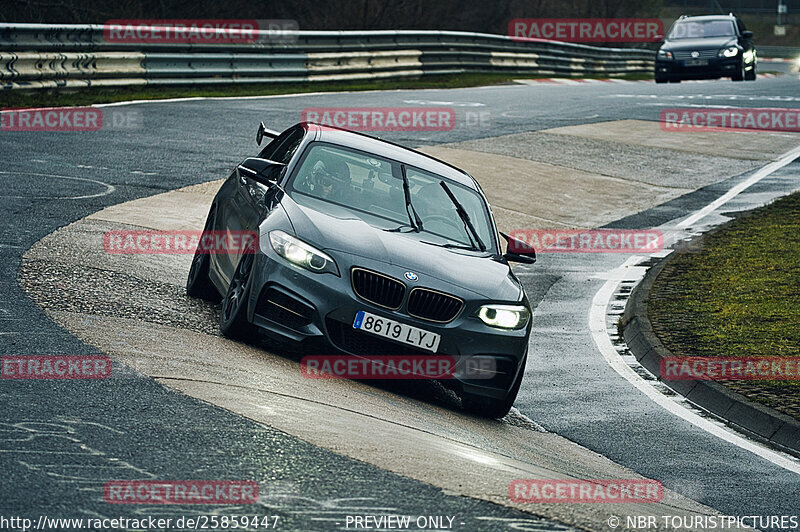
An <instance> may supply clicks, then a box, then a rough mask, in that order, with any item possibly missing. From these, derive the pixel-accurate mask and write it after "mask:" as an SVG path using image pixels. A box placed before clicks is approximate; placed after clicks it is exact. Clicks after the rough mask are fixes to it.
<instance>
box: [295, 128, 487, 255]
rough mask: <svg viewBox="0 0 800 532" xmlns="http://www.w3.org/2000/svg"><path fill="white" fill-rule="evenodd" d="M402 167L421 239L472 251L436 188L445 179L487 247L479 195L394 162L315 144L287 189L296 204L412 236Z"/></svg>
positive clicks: (463, 227) (452, 209)
mask: <svg viewBox="0 0 800 532" xmlns="http://www.w3.org/2000/svg"><path fill="white" fill-rule="evenodd" d="M403 166H405V174H406V178H407V179H408V185H409V193H410V197H411V203H412V205H413V207H414V210H416V213H417V215H418V216H419V219H420V220H421V221H422V231H421V232H420V233H419V235H420V239H421V240H423V241H428V242H430V243H433V244H437V245H448V244H449V245H451V246H453V247H467V248H471V247H474V244H475V240H474V238H473V236H472V234H471V232H470V230H469V229H468V228H467V227H466V224H465V223H464V222H463V221H462V220H461V218H460V217H459V215H458V212H457V210H456V207H455V205H454V203H453V201H451V199H450V198H449V197H448V195H447V193H446V192H445V190H444V189H443V188H442V186H441V184H440V183H441V182H442V181H444V182H445V183H446V184H447V186H448V187H449V189H450V190H451V191H452V193H453V195H454V196H455V198H456V200H458V202H459V203H460V204H461V205H463V207H464V210H465V211H466V213H467V214H468V215H469V217H470V220H471V222H472V225H473V226H474V228H475V231H476V232H477V233H478V236H479V237H480V240H481V241H482V242H483V243H485V244H486V245H487V246H489V247H490V248H491V247H492V242H493V239H492V238H491V236H490V235H491V227H492V224H491V222H490V218H489V213H488V207H487V205H486V202H485V201H484V200H483V198H482V196H481V195H480V194H478V193H477V192H476V191H474V190H472V189H469V188H467V187H465V186H463V185H460V184H458V183H456V182H455V181H452V180H449V179H447V178H444V177H441V176H439V175H436V174H432V173H430V172H426V171H424V170H421V169H418V168H415V167H413V166H408V165H403V164H401V163H400V162H398V161H394V160H389V159H385V158H382V157H377V156H375V155H372V154H369V153H365V152H361V151H357V150H353V149H350V148H344V147H341V146H335V145H332V144H328V143H324V142H314V143H312V144H311V145H310V146H309V148H308V149H307V150H306V151H305V153H304V154H303V159H302V162H301V163H300V165H299V168H298V170H297V171H296V172H295V173H294V176H293V177H292V179H291V180H290V182H289V184H288V185H287V187H286V188H287V192H288V194H289V195H290V196H291V197H292V199H294V200H295V201H297V202H298V203H299V204H301V205H306V206H309V207H311V208H313V209H316V210H319V211H322V212H325V213H327V214H330V215H332V216H337V217H340V218H341V217H353V216H356V217H358V218H360V219H361V220H364V221H365V222H367V223H369V224H370V225H373V226H375V227H379V228H381V229H385V230H390V231H391V230H395V231H398V232H408V233H411V232H414V222H412V220H413V219H414V215H413V213H411V215H410V216H409V212H410V211H411V210H410V209H409V210H408V211H407V210H406V203H405V194H404V191H403Z"/></svg>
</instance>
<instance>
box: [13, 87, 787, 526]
mask: <svg viewBox="0 0 800 532" xmlns="http://www.w3.org/2000/svg"><path fill="white" fill-rule="evenodd" d="M797 88H798V80H797V79H796V77H790V76H784V77H782V78H776V79H768V80H759V82H757V83H753V84H732V83H729V82H720V83H718V84H706V83H702V84H701V83H698V84H682V85H669V86H666V87H664V86H659V87H656V86H655V85H654V84H651V83H626V84H608V85H606V84H597V85H591V86H580V87H563V86H536V87H526V86H506V87H492V88H477V89H458V90H447V91H408V92H404V91H392V92H388V93H368V94H330V95H314V96H304V97H299V98H273V99H255V100H229V101H219V100H217V101H194V102H174V103H150V104H143V105H137V106H130V107H115V108H106V109H107V110H109V111H110V110H112V109H115V110H122V111H125V110H131V109H135V110H136V111H137V112H140V113H141V115H140V116H141V118H142V127H140V128H138V129H134V130H129V131H124V130H123V131H110V130H101V131H98V132H82V133H78V132H71V133H53V132H0V154H2V160H3V161H4V163H5V164H4V165H3V168H2V170H0V183H2V191H0V212H3V213H4V214H5V216H4V217H3V218H4V219H3V222H2V224H1V225H0V252H1V253H2V255H1V256H0V273H1V274H2V275H1V276H0V353H2V354H3V355H22V354H27V355H34V354H91V353H93V352H94V351H93V349H92V348H91V347H89V346H86V345H85V344H83V343H81V342H80V341H78V340H77V339H76V338H74V337H73V336H72V335H70V334H69V333H67V332H66V331H63V330H62V329H60V328H59V327H57V326H56V325H55V324H54V323H53V322H52V321H50V320H49V319H48V318H47V317H46V316H45V315H44V314H43V313H42V312H41V311H40V310H39V308H38V307H37V306H36V305H35V304H34V303H33V302H31V301H30V299H28V297H27V296H26V295H25V294H24V293H23V292H22V290H21V289H20V287H19V285H18V282H17V275H18V269H19V264H20V258H21V256H22V255H23V254H24V252H25V251H26V250H27V249H28V248H30V246H31V245H33V244H34V243H35V242H36V241H37V240H39V239H40V238H42V237H43V236H45V235H47V234H49V233H50V232H52V231H54V230H55V229H57V228H59V227H62V226H64V225H66V224H68V223H70V222H72V221H75V220H78V219H80V218H82V217H84V216H87V215H89V214H91V213H93V212H95V211H97V210H99V209H102V208H103V207H105V206H107V205H112V204H116V203H121V202H125V201H129V200H132V199H135V198H140V197H145V196H150V195H153V194H157V193H159V192H162V191H165V190H170V189H175V188H180V187H183V186H187V185H190V184H194V183H199V182H203V181H208V180H212V179H218V178H220V177H224V176H225V175H227V173H228V172H229V171H230V169H231V168H232V167H233V165H235V164H236V163H237V162H238V161H240V160H241V159H242V158H243V157H245V156H249V155H252V154H254V153H255V152H256V147H255V144H254V142H253V134H254V129H255V128H254V126H255V125H256V124H257V122H258V120H264V122H265V123H267V124H269V126H270V127H272V128H274V129H278V130H280V129H283V128H285V127H287V126H289V125H291V124H292V123H295V122H297V121H298V120H299V116H300V110H301V109H302V108H303V107H307V106H315V107H319V106H346V105H350V106H369V105H384V106H404V105H418V106H425V105H442V106H444V105H450V106H453V107H454V108H456V113H457V117H458V120H459V125H458V126H457V128H456V129H455V130H453V131H450V132H436V133H391V134H382V135H381V136H384V137H385V138H389V139H390V140H394V141H397V142H400V143H403V144H406V145H410V146H416V145H425V144H437V143H442V142H457V141H466V140H473V139H480V138H485V137H492V136H497V135H503V134H510V133H520V132H526V131H534V130H539V129H546V128H551V127H558V126H565V125H575V124H581V123H589V122H600V121H605V120H614V119H622V118H638V119H650V120H652V119H656V117H657V113H658V109H657V108H656V107H653V106H652V105H637V103H636V102H637V101H639V100H646V101H648V102H652V101H653V99H660V100H662V101H664V105H683V103H687V102H700V101H702V102H703V104H704V105H706V104H709V103H712V104H713V103H728V104H730V105H738V106H751V107H794V108H796V107H798V100H800V91H798V90H797ZM676 102H682V103H676ZM731 102H733V103H731ZM475 104H480V105H475ZM476 110H481V111H490V120H489V121H488V122H484V123H483V125H481V126H480V127H468V126H467V125H466V124H467V123H468V122H470V123H474V119H475V116H477V115H474V114H473V115H470V114H468V113H470V112H472V113H474V112H476ZM798 171H799V170H798V167H797V163H795V165H794V166H790V167H787V168H786V169H785V170H784V172H788V173H790V174H791V175H793V176H794V177H795V178H796V177H797V174H798ZM792 173H793V174H792ZM86 179H89V180H94V181H86ZM737 179H738V178H733V180H732V181H731V182H723V183H721V184H718V185H712V186H711V187H708V188H707V189H705V190H701V191H698V192H697V193H694V194H692V195H689V196H687V197H683V198H679V199H678V200H674V201H673V202H670V204H669V205H667V206H662V207H656V208H655V209H651V210H650V211H648V212H645V213H640V215H637V216H636V217H632V218H629V219H626V220H623V221H620V222H619V224H620V225H621V226H625V227H646V226H652V225H658V224H659V223H663V222H665V221H667V220H669V219H671V218H674V217H675V215H676V214H680V213H683V214H685V213H688V212H690V211H691V210H693V209H696V208H697V207H699V206H702V205H704V204H705V203H707V202H708V201H710V200H712V199H714V198H715V197H717V196H718V195H720V194H722V193H724V192H725V191H726V190H727V189H728V188H729V187H730V186H732V183H733V182H736V180H737ZM781 184H782V183H781V182H778V181H776V180H765V181H764V182H762V183H761V184H760V185H759V187H770V186H772V187H773V188H772V189H770V190H774V188H775V187H776V186H781ZM108 185H110V186H111V187H113V190H112V189H111V188H110V187H109V186H108ZM87 196H88V197H87ZM617 261H618V262H621V260H619V259H617V258H614V257H602V256H601V257H597V256H595V257H577V258H576V257H575V256H574V255H572V256H553V255H550V256H542V258H541V259H540V262H539V263H538V264H537V265H536V267H535V268H533V269H530V272H532V273H531V274H529V275H523V280H524V282H525V283H526V287H527V289H528V291H529V295H530V296H531V299H532V300H534V301H538V302H539V303H538V308H537V316H536V319H537V321H536V329H535V330H534V340H533V341H534V344H533V347H534V353H539V354H541V356H540V357H532V360H533V361H534V362H533V363H530V364H529V368H528V375H527V379H526V381H525V382H524V383H523V389H522V391H521V392H520V398H519V400H518V402H517V404H516V406H517V408H519V409H520V410H521V411H522V412H523V413H524V414H526V415H528V416H530V417H531V418H533V419H534V420H535V421H537V422H539V423H541V424H542V425H543V426H545V427H546V428H547V429H549V430H551V431H554V432H557V433H559V434H561V435H563V436H565V437H567V438H569V439H572V440H574V441H576V442H578V443H580V444H581V445H584V446H586V447H588V448H590V449H593V450H596V451H598V452H600V453H602V454H605V455H607V456H609V457H610V458H611V459H613V460H615V461H617V462H619V463H621V464H623V465H626V466H628V467H631V468H632V469H634V470H636V471H637V472H639V473H641V474H643V475H646V476H648V477H650V478H656V479H660V480H662V481H664V482H665V484H666V486H667V487H668V488H672V489H675V490H676V491H679V492H681V493H683V494H685V495H688V496H690V497H693V498H695V499H696V500H698V501H700V502H703V503H706V504H709V505H711V506H714V507H716V508H717V509H719V510H720V511H722V512H724V513H729V514H734V515H743V514H751V515H752V514H754V513H755V514H762V515H769V514H778V515H780V514H786V513H792V511H794V512H795V513H796V512H797V508H798V505H797V497H796V487H797V486H798V485H799V483H798V479H797V477H796V475H793V474H790V473H787V472H785V471H783V470H778V468H776V467H775V466H771V465H770V464H767V463H764V462H762V461H760V460H757V459H754V458H753V457H752V456H750V455H745V453H743V452H741V451H738V450H737V449H736V448H731V447H730V446H728V445H726V444H723V443H722V442H720V441H719V440H716V439H714V438H712V437H711V436H708V435H705V434H703V433H700V432H699V431H698V430H697V429H694V428H693V427H691V426H687V424H686V423H684V422H680V421H677V420H673V419H671V418H670V416H669V415H667V414H665V413H663V412H660V411H657V410H656V409H657V407H656V406H654V405H653V406H651V405H649V404H646V401H645V400H644V399H639V398H637V397H635V396H633V395H632V392H631V391H630V390H629V389H628V387H627V386H626V385H625V383H624V382H622V381H621V379H620V378H618V377H617V376H616V374H613V371H612V370H611V369H610V368H608V367H606V366H604V363H603V362H602V358H601V357H600V355H599V354H598V353H593V351H594V346H593V345H592V343H591V339H590V338H589V337H588V336H587V335H586V331H585V329H586V326H587V324H586V316H585V314H582V313H581V312H584V311H581V310H580V308H581V307H580V305H581V304H582V303H583V302H584V301H585V300H586V298H587V297H588V298H589V300H591V297H592V295H593V294H594V292H595V291H596V289H597V288H598V287H599V285H600V284H601V281H598V280H590V279H586V277H588V274H589V273H591V272H600V271H606V270H608V269H610V268H612V267H614V266H616V265H617V264H616V263H617ZM542 299H543V300H542ZM540 300H542V301H540ZM565 336H566V337H568V338H567V341H566V343H567V344H568V345H571V346H572V351H571V352H564V351H559V352H557V353H556V352H553V351H552V350H551V349H548V345H550V344H551V343H553V342H556V341H558V342H559V345H564V340H565V339H564V337H565ZM128 377H130V375H128ZM587 377H588V378H587ZM581 382H583V383H584V385H583V386H579V384H580V383H581ZM586 382H588V383H590V384H589V385H586V384H585V383H586ZM0 397H2V402H0V404H2V405H3V408H2V414H0V416H2V418H1V419H0V467H1V468H2V471H3V477H4V481H3V482H2V483H1V484H0V515H3V516H23V517H28V518H32V519H37V518H38V516H40V515H43V514H44V515H47V516H50V517H95V516H105V517H114V516H119V515H123V516H135V515H169V516H173V517H175V516H180V515H187V516H188V515H191V514H193V513H194V514H210V513H217V514H220V515H222V514H224V515H278V516H280V519H279V525H280V526H279V527H278V528H279V529H283V530H330V529H334V528H339V527H344V523H343V521H342V520H343V519H344V516H346V515H354V514H359V515H364V514H376V513H397V514H405V515H411V516H414V517H417V516H422V515H447V516H455V520H454V528H455V529H462V530H505V529H509V528H511V527H512V526H516V525H518V524H519V523H520V520H527V521H528V522H527V523H525V525H524V526H525V527H526V528H525V530H534V529H539V528H541V529H559V528H558V525H556V524H554V523H549V522H545V521H539V520H536V519H534V518H533V517H532V516H530V515H529V514H523V513H521V512H517V511H514V510H511V509H508V508H504V507H501V506H497V505H493V504H490V503H486V502H482V501H475V500H472V499H467V498H463V497H457V496H452V495H447V494H444V493H442V492H441V491H440V490H438V489H435V488H432V487H430V486H427V485H425V484H422V483H419V482H416V481H412V480H409V479H405V478H403V477H400V476H398V475H394V474H391V473H387V472H385V471H382V470H380V469H378V468H376V467H373V466H370V465H367V464H364V463H361V462H357V461H355V460H351V459H347V458H343V457H341V456H339V455H336V454H334V453H332V452H329V451H325V450H321V449H318V448H315V447H313V446H311V445H309V444H306V443H304V442H302V441H299V440H298V439H296V438H293V437H290V436H287V435H285V434H282V433H280V432H278V431H275V430H273V429H270V428H268V427H264V426H262V425H259V424H257V423H254V422H251V421H249V420H247V419H244V418H241V417H240V416H237V415H233V414H231V413H228V412H226V411H224V410H222V409H219V408H216V407H212V406H210V405H207V404H204V403H202V402H199V401H196V400H193V399H190V398H187V397H185V396H183V395H181V394H179V393H176V392H174V391H170V390H168V389H165V388H164V387H162V386H160V385H158V384H156V383H155V382H154V381H152V380H151V379H149V378H146V377H144V376H134V378H113V377H112V378H111V379H108V380H106V381H99V382H89V381H66V382H55V381H38V382H37V381H32V382H16V381H8V380H2V381H0ZM148 478H157V479H235V480H255V481H257V482H258V483H259V486H260V498H259V502H258V504H256V505H250V506H247V507H193V508H192V507H174V508H163V507H134V506H129V507H120V506H116V505H114V506H112V505H109V504H107V503H105V502H104V501H103V497H102V486H103V484H104V483H105V482H107V481H109V480H124V479H148ZM336 523H339V524H338V525H337V524H336Z"/></svg>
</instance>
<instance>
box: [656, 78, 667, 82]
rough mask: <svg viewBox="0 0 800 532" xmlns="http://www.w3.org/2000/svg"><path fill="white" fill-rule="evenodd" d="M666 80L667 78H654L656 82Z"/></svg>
mask: <svg viewBox="0 0 800 532" xmlns="http://www.w3.org/2000/svg"><path fill="white" fill-rule="evenodd" d="M666 82H667V78H658V77H657V78H656V83H666Z"/></svg>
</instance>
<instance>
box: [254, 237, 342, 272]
mask: <svg viewBox="0 0 800 532" xmlns="http://www.w3.org/2000/svg"><path fill="white" fill-rule="evenodd" d="M269 243H270V244H271V245H272V249H274V250H275V253H277V254H278V255H280V256H281V257H283V258H284V259H286V260H288V261H289V262H291V263H292V264H294V265H296V266H300V267H301V268H305V269H306V270H308V271H311V272H314V273H332V274H334V275H335V276H337V277H339V267H338V266H336V262H335V261H334V260H333V259H332V258H331V257H330V256H329V255H326V254H325V253H323V252H322V251H320V250H318V249H317V248H315V247H314V246H311V245H309V244H306V243H305V242H303V241H302V240H299V239H297V238H295V237H293V236H291V235H288V234H286V233H284V232H283V231H270V233H269Z"/></svg>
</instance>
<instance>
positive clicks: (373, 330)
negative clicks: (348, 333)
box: [353, 310, 442, 353]
mask: <svg viewBox="0 0 800 532" xmlns="http://www.w3.org/2000/svg"><path fill="white" fill-rule="evenodd" d="M353 328H354V329H360V330H362V331H364V332H368V333H370V334H375V335H377V336H383V337H384V338H388V339H389V340H394V341H395V342H400V343H401V344H408V345H413V346H414V347H418V348H420V349H425V350H426V351H430V352H432V353H435V352H436V350H437V349H438V348H439V340H441V339H442V336H441V335H439V334H436V333H432V332H430V331H425V330H423V329H418V328H416V327H412V326H411V325H406V324H405V323H400V322H397V321H394V320H390V319H388V318H381V317H380V316H376V315H375V314H370V313H369V312H364V311H363V310H359V311H358V312H356V319H355V320H353Z"/></svg>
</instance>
